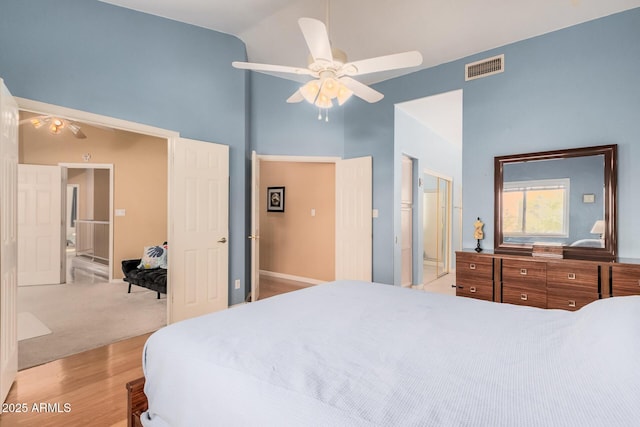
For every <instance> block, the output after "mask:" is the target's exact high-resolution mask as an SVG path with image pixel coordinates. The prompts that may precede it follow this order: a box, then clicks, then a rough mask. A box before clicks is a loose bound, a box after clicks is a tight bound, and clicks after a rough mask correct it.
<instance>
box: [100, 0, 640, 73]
mask: <svg viewBox="0 0 640 427" xmlns="http://www.w3.org/2000/svg"><path fill="white" fill-rule="evenodd" d="M102 1H104V2H105V3H111V4H114V5H118V6H122V7H126V8H130V9H134V10H138V11H142V12H145V13H150V14H153V15H158V16H162V17H166V18H169V19H173V20H176V21H181V22H185V23H189V24H193V25H197V26H200V27H204V28H209V29H212V30H216V31H220V32H223V33H228V34H232V35H235V36H237V37H238V38H240V39H241V40H242V41H243V42H244V43H245V44H246V46H247V54H248V59H249V61H251V62H261V63H271V64H280V65H291V66H306V64H307V56H308V50H307V46H306V44H305V41H304V39H303V37H302V34H301V32H300V29H299V27H298V22H297V21H298V18H300V17H311V18H316V19H320V20H322V21H323V22H325V23H326V22H328V23H329V36H330V39H331V42H332V44H333V46H334V47H338V48H340V49H342V50H344V51H345V52H346V53H347V55H348V58H349V60H350V61H354V60H359V59H365V58H370V57H375V56H380V55H388V54H392V53H398V52H404V51H408V50H418V51H420V52H421V53H422V56H423V58H424V62H423V64H422V66H421V67H418V68H427V67H432V66H435V65H438V64H442V63H446V62H449V61H453V60H456V59H460V58H463V57H466V56H469V55H472V54H474V53H478V52H482V51H485V50H489V49H492V48H496V47H499V46H503V45H505V44H509V43H513V42H516V41H519V40H524V39H527V38H530V37H534V36H537V35H540V34H544V33H547V32H550V31H554V30H559V29H562V28H566V27H569V26H572V25H576V24H579V23H582V22H586V21H589V20H593V19H596V18H600V17H603V16H607V15H611V14H613V13H617V12H621V11H624V10H628V9H632V8H636V7H640V0H606V1H603V0H483V1H478V0H457V1H451V0H334V1H331V2H330V3H327V0H224V1H223V0H102ZM327 5H328V6H329V7H327ZM327 11H328V12H329V13H327ZM418 68H414V69H408V70H401V71H396V72H392V73H378V74H374V75H369V76H363V77H362V78H359V80H361V81H362V82H364V83H374V82H377V81H381V80H384V79H387V78H390V77H395V76H398V75H401V74H404V73H407V72H411V71H415V70H416V69H418Z"/></svg>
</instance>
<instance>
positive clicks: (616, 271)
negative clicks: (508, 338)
mask: <svg viewBox="0 0 640 427" xmlns="http://www.w3.org/2000/svg"><path fill="white" fill-rule="evenodd" d="M456 295H458V296H465V297H471V298H478V299H483V300H487V301H495V302H504V303H510V304H519V305H528V306H533V307H540V308H559V309H565V310H577V309H579V308H580V307H583V306H585V305H586V304H588V303H590V302H592V301H595V300H597V299H600V298H609V297H611V296H622V295H640V260H636V259H619V260H618V262H606V261H583V260H574V259H559V258H545V257H526V256H516V255H498V254H494V253H492V252H484V251H483V252H480V253H476V252H475V251H473V250H464V251H460V252H456Z"/></svg>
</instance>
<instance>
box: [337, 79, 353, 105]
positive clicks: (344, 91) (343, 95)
mask: <svg viewBox="0 0 640 427" xmlns="http://www.w3.org/2000/svg"><path fill="white" fill-rule="evenodd" d="M352 95H353V91H352V90H350V89H348V88H347V87H346V86H345V85H343V84H342V83H341V84H340V88H339V89H338V96H337V98H338V105H342V104H344V103H345V102H347V100H348V99H349V98H351V96H352Z"/></svg>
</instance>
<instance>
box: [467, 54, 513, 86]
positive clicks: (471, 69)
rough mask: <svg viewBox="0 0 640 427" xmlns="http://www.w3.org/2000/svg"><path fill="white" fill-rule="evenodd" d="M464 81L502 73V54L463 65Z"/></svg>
mask: <svg viewBox="0 0 640 427" xmlns="http://www.w3.org/2000/svg"><path fill="white" fill-rule="evenodd" d="M464 68H465V80H467V81H468V80H474V79H479V78H480V77H487V76H490V75H492V74H497V73H502V72H503V71H504V54H502V55H498V56H494V57H492V58H487V59H483V60H482V61H477V62H472V63H471V64H467V65H465V67H464Z"/></svg>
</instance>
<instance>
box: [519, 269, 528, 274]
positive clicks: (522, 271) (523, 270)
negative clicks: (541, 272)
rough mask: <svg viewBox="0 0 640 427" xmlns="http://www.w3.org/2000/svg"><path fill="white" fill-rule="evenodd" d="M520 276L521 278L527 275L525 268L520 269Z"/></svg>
mask: <svg viewBox="0 0 640 427" xmlns="http://www.w3.org/2000/svg"><path fill="white" fill-rule="evenodd" d="M520 274H522V275H523V276H526V275H527V269H526V268H521V269H520Z"/></svg>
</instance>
